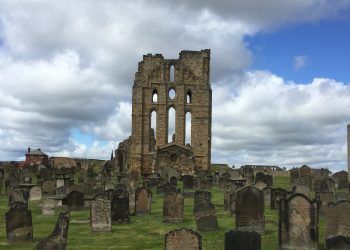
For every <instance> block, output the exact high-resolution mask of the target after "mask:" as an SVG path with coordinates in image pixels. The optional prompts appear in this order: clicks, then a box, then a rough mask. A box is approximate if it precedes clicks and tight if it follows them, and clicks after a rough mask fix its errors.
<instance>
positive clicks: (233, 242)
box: [225, 230, 261, 250]
mask: <svg viewBox="0 0 350 250" xmlns="http://www.w3.org/2000/svg"><path fill="white" fill-rule="evenodd" d="M260 249H261V236H260V234H258V233H257V232H247V231H236V230H230V231H229V232H227V233H225V250H260Z"/></svg>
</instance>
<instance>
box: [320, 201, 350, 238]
mask: <svg viewBox="0 0 350 250" xmlns="http://www.w3.org/2000/svg"><path fill="white" fill-rule="evenodd" d="M349 211H350V201H345V200H343V201H338V202H337V203H335V204H334V205H333V206H332V207H331V208H330V209H329V210H328V213H327V220H326V238H327V237H330V236H335V235H343V236H347V237H350V214H349Z"/></svg>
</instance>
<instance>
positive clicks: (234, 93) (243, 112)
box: [212, 71, 350, 169]
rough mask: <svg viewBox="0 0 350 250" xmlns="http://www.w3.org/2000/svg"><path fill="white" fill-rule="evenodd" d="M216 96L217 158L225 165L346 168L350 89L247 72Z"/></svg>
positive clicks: (321, 80) (322, 81)
mask: <svg viewBox="0 0 350 250" xmlns="http://www.w3.org/2000/svg"><path fill="white" fill-rule="evenodd" d="M231 81H232V83H233V84H232V85H227V84H225V85H222V86H220V87H219V86H217V87H216V89H214V90H213V92H214V93H215V92H216V94H214V95H213V98H214V99H213V128H212V133H213V144H212V147H213V154H214V155H216V156H215V157H214V159H215V158H216V159H227V163H235V165H238V166H239V165H241V164H275V165H286V166H298V165H301V164H304V163H306V164H310V163H313V164H315V165H316V166H327V167H330V168H333V169H335V168H344V167H345V163H344V161H345V160H344V159H346V150H345V148H346V125H347V123H348V122H349V120H350V111H349V110H350V109H349V108H350V87H349V85H347V84H344V83H341V82H336V81H334V80H332V79H324V78H315V79H314V80H313V81H312V82H311V83H309V84H297V83H294V82H287V81H285V80H284V79H283V78H281V77H278V76H276V75H274V74H272V73H270V72H265V71H249V72H244V73H242V74H241V75H240V76H236V77H235V78H234V79H231Z"/></svg>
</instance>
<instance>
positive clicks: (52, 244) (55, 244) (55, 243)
mask: <svg viewBox="0 0 350 250" xmlns="http://www.w3.org/2000/svg"><path fill="white" fill-rule="evenodd" d="M69 218H70V215H69V212H66V213H62V212H60V214H59V216H58V219H57V222H56V226H55V228H54V230H53V232H52V233H51V235H50V236H48V237H47V238H45V239H43V240H41V241H40V242H39V243H38V245H37V246H36V247H35V250H49V249H52V250H65V249H66V246H67V238H68V227H69Z"/></svg>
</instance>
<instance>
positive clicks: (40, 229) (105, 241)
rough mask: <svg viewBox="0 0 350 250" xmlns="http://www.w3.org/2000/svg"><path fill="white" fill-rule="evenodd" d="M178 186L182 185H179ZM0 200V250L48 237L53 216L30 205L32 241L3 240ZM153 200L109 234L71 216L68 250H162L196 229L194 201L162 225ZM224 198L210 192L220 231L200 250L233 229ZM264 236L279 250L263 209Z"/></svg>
mask: <svg viewBox="0 0 350 250" xmlns="http://www.w3.org/2000/svg"><path fill="white" fill-rule="evenodd" d="M180 186H181V183H180ZM274 186H275V187H281V188H286V189H288V187H289V186H290V185H289V177H276V178H275V179H274ZM3 193H4V192H2V194H1V196H0V249H33V247H34V246H35V245H36V243H37V242H38V241H39V240H41V239H42V238H44V237H46V236H48V235H49V234H50V233H51V232H52V230H53V228H54V226H55V223H56V219H57V216H58V211H56V214H55V216H44V215H42V214H41V208H40V202H31V203H30V209H31V210H32V217H33V234H34V241H33V242H29V243H21V244H9V243H8V242H7V240H6V226H5V213H6V211H7V210H8V208H7V196H5V195H4V194H3ZM153 194H154V196H155V199H154V202H153V203H152V214H151V215H148V216H143V217H137V216H132V217H131V224H129V225H113V227H112V232H111V233H92V232H91V231H90V225H89V223H86V221H87V220H88V219H89V215H90V212H89V210H88V209H87V210H84V211H78V212H71V219H70V225H69V235H68V245H67V249H69V250H75V249H100V250H103V249H143V250H145V249H164V235H165V233H167V232H168V231H170V230H172V229H176V228H179V227H185V228H191V229H196V223H195V220H194V215H193V212H192V211H193V198H186V199H185V209H184V223H182V224H165V223H162V207H163V197H162V196H161V195H157V194H156V192H155V190H153ZM223 200H224V195H223V192H221V191H220V190H219V189H218V188H213V189H212V202H213V203H214V204H215V208H216V214H217V217H218V222H219V227H220V230H218V231H215V232H206V233H205V232H201V233H200V234H201V235H202V240H203V249H224V233H225V232H227V231H229V230H230V229H233V228H234V227H235V219H234V217H232V216H230V215H229V213H228V212H227V211H225V210H224V205H223ZM265 221H266V223H265V231H266V232H265V234H264V235H263V236H262V249H265V250H272V249H278V235H277V233H278V211H275V210H270V209H269V208H266V209H265ZM324 228H325V224H324V218H322V217H321V218H320V222H319V242H320V244H319V245H320V249H324Z"/></svg>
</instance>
